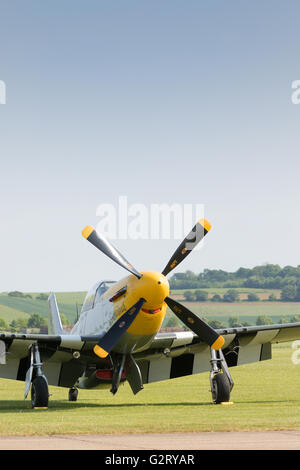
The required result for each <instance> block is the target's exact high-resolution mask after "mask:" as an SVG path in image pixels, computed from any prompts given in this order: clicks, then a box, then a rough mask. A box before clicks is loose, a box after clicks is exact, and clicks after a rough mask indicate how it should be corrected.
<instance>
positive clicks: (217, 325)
mask: <svg viewBox="0 0 300 470" xmlns="http://www.w3.org/2000/svg"><path fill="white" fill-rule="evenodd" d="M208 324H209V326H211V327H212V328H215V329H221V328H226V325H225V324H224V323H222V322H220V321H219V320H210V321H209V322H208Z"/></svg>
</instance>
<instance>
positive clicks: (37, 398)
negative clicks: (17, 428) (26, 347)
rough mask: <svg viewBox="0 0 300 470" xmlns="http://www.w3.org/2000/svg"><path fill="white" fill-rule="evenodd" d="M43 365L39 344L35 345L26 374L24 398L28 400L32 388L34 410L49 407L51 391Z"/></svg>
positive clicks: (32, 348) (32, 346) (32, 347)
mask: <svg viewBox="0 0 300 470" xmlns="http://www.w3.org/2000/svg"><path fill="white" fill-rule="evenodd" d="M42 365H43V364H42V362H41V358H40V352H39V348H38V344H37V343H34V344H32V345H31V347H30V365H29V368H28V370H27V373H26V378H25V393H24V398H27V395H28V393H29V390H30V386H31V406H32V408H47V407H48V400H49V389H48V382H47V379H46V377H45V376H44V374H43V371H42ZM32 377H34V378H32Z"/></svg>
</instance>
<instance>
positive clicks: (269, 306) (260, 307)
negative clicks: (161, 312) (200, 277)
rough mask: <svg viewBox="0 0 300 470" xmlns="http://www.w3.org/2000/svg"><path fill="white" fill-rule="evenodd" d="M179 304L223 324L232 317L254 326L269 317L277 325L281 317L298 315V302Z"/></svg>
mask: <svg viewBox="0 0 300 470" xmlns="http://www.w3.org/2000/svg"><path fill="white" fill-rule="evenodd" d="M181 302H182V303H183V304H184V305H186V307H187V308H189V309H190V310H192V311H193V312H194V313H196V314H197V315H200V316H202V317H205V318H206V319H207V320H219V321H222V322H223V323H224V322H225V323H226V322H227V321H228V318H229V317H232V316H233V317H238V319H239V321H243V322H245V321H246V322H248V323H250V324H252V325H255V322H256V319H257V317H258V316H260V315H267V316H268V317H271V318H272V321H273V323H278V322H279V320H280V318H282V317H287V318H289V317H291V316H294V315H300V302H233V303H227V302H185V301H181ZM168 315H171V312H169V313H168Z"/></svg>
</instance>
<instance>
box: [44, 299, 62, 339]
mask: <svg viewBox="0 0 300 470" xmlns="http://www.w3.org/2000/svg"><path fill="white" fill-rule="evenodd" d="M48 305H49V315H48V330H49V334H52V335H63V334H65V333H64V330H63V327H62V323H61V319H60V315H59V310H58V306H57V302H56V297H55V294H54V293H53V292H51V294H50V295H49V298H48Z"/></svg>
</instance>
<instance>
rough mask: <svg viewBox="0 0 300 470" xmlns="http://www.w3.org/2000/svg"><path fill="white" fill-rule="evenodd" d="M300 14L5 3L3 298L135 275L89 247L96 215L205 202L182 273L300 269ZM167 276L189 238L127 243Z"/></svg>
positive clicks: (263, 4)
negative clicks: (196, 242)
mask: <svg viewBox="0 0 300 470" xmlns="http://www.w3.org/2000/svg"><path fill="white" fill-rule="evenodd" d="M299 13H300V5H299V2H297V1H293V0H290V1H289V2H280V1H277V0H272V1H271V0H259V1H258V0H253V1H252V2H246V1H232V0H231V1H228V2H223V1H221V0H209V1H208V0H207V1H201V2H199V1H198V0H197V1H195V0H189V1H188V2H186V1H182V0H181V1H178V0H165V1H163V2H161V1H157V0H151V1H143V0H126V1H121V0H119V1H118V0H116V1H113V2H107V1H103V0H89V1H86V2H82V1H77V0H72V1H71V0H64V1H63V2H62V1H57V0H52V1H51V2H40V1H38V0H27V1H26V2H24V1H22V0H10V1H8V0H3V1H2V2H1V4H0V18H1V22H0V80H1V81H3V82H5V85H6V103H5V104H0V162H1V166H0V168H1V185H0V221H1V231H0V260H1V271H0V291H2V292H4V291H9V290H21V291H24V292H43V291H44V292H49V291H76V290H87V289H88V288H89V287H90V285H91V284H93V283H95V282H97V281H98V280H100V279H120V278H121V277H123V276H125V275H126V271H124V270H122V268H121V267H119V266H117V265H115V264H114V263H113V262H112V261H111V260H110V259H108V258H106V257H105V256H104V255H103V254H101V253H100V252H98V251H97V250H96V249H95V248H94V247H93V246H91V245H90V244H89V243H88V242H87V241H86V240H85V239H84V238H83V237H82V235H81V231H82V229H83V228H84V227H85V226H86V225H94V226H96V225H97V224H98V222H99V215H97V208H98V207H99V205H101V204H110V205H113V206H114V207H115V208H116V210H118V201H119V198H120V196H126V198H127V200H128V204H129V205H132V204H141V205H143V206H145V207H146V208H149V207H150V206H151V205H152V204H169V205H172V204H175V203H176V204H180V205H181V206H183V205H184V204H192V205H196V204H202V205H203V206H204V208H205V217H206V218H207V219H208V220H209V221H210V222H211V224H212V229H211V231H210V232H209V234H208V235H207V237H206V240H205V243H204V244H203V247H201V249H200V250H197V251H195V252H193V253H192V254H191V255H190V256H189V257H188V258H187V259H186V260H185V261H184V262H183V263H182V264H181V265H180V267H178V268H177V269H176V270H174V272H180V271H185V270H188V269H191V270H193V271H194V272H196V273H199V272H202V271H203V270H204V269H224V270H227V271H235V270H236V269H238V268H239V267H240V266H244V267H253V266H255V265H260V264H263V263H275V264H279V265H281V266H285V265H292V266H297V265H298V264H300V255H299V250H298V246H299V240H300V214H299V207H300V185H299V174H300V171H299V170H300V158H299V157H300V133H299V124H300V104H299V105H297V104H293V102H292V99H291V96H292V93H293V90H292V82H293V81H295V80H300V59H299V44H300V15H299ZM113 244H114V245H115V246H117V248H118V249H119V251H121V252H122V253H123V254H124V256H125V257H126V258H127V259H128V260H129V261H130V262H131V263H132V264H133V265H134V266H135V267H136V268H137V269H138V270H157V271H161V270H162V269H163V268H164V266H165V265H166V263H167V262H168V260H169V258H170V256H171V255H172V253H173V252H174V250H175V249H176V247H177V246H178V244H179V241H178V240H174V239H170V240H164V239H160V240H153V239H141V240H139V239H138V240H132V239H130V238H128V239H118V238H117V239H116V240H114V241H113Z"/></svg>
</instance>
